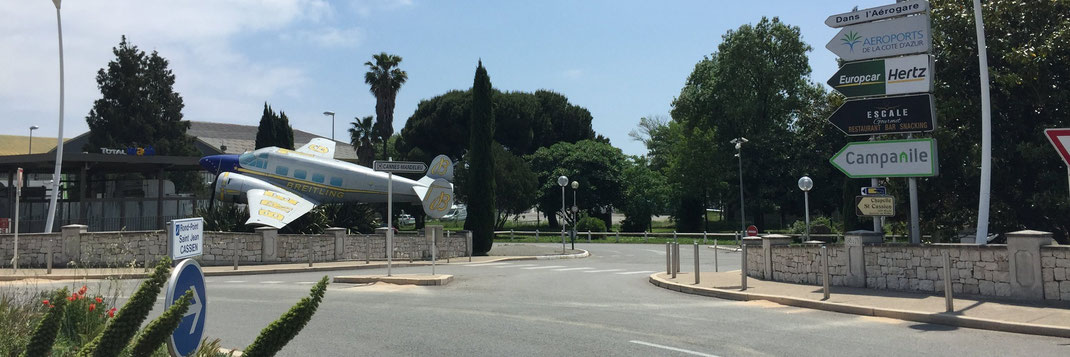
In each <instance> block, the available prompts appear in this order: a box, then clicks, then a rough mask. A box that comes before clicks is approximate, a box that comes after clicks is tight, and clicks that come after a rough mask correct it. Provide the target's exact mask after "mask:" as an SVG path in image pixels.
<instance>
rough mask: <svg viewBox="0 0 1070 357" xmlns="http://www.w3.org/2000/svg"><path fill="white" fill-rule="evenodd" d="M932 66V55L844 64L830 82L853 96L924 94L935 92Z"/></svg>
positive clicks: (833, 87) (847, 94)
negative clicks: (933, 89)
mask: <svg viewBox="0 0 1070 357" xmlns="http://www.w3.org/2000/svg"><path fill="white" fill-rule="evenodd" d="M932 69H933V61H932V57H931V56H929V55H914V56H906V57H897V58H885V59H878V60H872V61H862V62H854V63H848V64H845V65H843V67H840V70H839V71H836V74H834V75H832V78H829V80H828V82H827V83H828V85H829V86H831V87H832V89H835V90H836V91H837V92H840V93H842V94H843V95H844V96H847V97H849V98H850V97H866V96H873V95H893V94H906V93H924V92H931V91H932V88H933V87H932V86H933V85H932V75H933V73H932Z"/></svg>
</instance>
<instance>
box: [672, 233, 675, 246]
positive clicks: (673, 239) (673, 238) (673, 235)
mask: <svg viewBox="0 0 1070 357" xmlns="http://www.w3.org/2000/svg"><path fill="white" fill-rule="evenodd" d="M672 241H673V242H674V243H675V242H676V231H672Z"/></svg>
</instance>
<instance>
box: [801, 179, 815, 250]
mask: <svg viewBox="0 0 1070 357" xmlns="http://www.w3.org/2000/svg"><path fill="white" fill-rule="evenodd" d="M812 188H814V180H811V179H810V176H806V175H803V177H802V178H800V179H799V189H800V190H802V191H803V197H804V198H803V201H804V202H806V203H805V205H806V206H805V207H806V238H805V239H803V242H805V241H808V240H810V189H812Z"/></svg>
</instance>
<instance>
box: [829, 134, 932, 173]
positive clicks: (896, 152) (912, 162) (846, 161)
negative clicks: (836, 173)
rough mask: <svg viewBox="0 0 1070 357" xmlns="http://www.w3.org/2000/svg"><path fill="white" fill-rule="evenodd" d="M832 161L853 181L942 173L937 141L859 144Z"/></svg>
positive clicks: (844, 149) (842, 150)
mask: <svg viewBox="0 0 1070 357" xmlns="http://www.w3.org/2000/svg"><path fill="white" fill-rule="evenodd" d="M829 162H831V163H832V165H833V166H836V168H837V169H840V171H843V173H844V174H846V175H847V177H850V178H874V177H929V176H936V175H937V174H938V173H939V170H938V168H939V165H938V160H937V156H936V140H935V139H906V140H888V141H856V142H852V143H848V144H847V146H844V147H843V149H841V150H840V152H838V153H836V155H835V156H833V157H832V158H831V159H829Z"/></svg>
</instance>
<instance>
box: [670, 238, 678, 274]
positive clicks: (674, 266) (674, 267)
mask: <svg viewBox="0 0 1070 357" xmlns="http://www.w3.org/2000/svg"><path fill="white" fill-rule="evenodd" d="M672 259H673V263H672V270H673V271H675V272H677V273H679V272H680V243H678V242H673V243H672Z"/></svg>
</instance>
